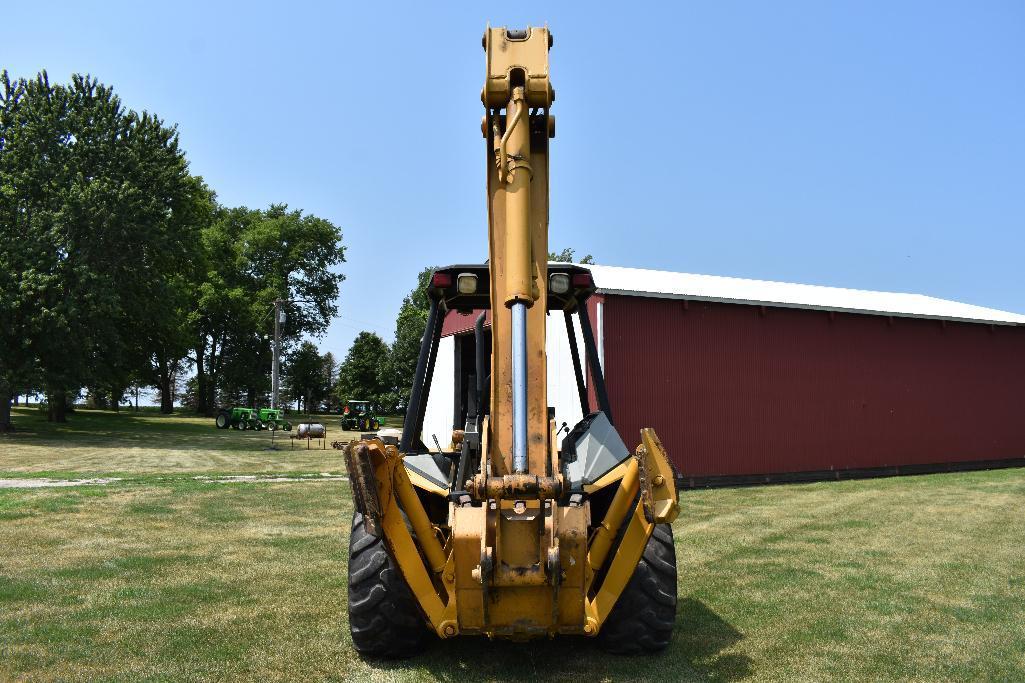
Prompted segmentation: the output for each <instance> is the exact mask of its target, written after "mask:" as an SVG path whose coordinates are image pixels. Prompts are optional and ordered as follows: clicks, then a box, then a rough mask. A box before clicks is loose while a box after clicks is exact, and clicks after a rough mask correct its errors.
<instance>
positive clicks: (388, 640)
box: [349, 512, 430, 659]
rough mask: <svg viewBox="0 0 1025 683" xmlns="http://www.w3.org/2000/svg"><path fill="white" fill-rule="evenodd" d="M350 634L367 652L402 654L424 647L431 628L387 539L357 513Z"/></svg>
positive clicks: (354, 519) (390, 656)
mask: <svg viewBox="0 0 1025 683" xmlns="http://www.w3.org/2000/svg"><path fill="white" fill-rule="evenodd" d="M349 633H350V635H351V636H352V644H353V645H354V646H355V648H356V651H357V652H359V653H360V654H361V655H363V656H365V657H384V658H387V659H402V658H405V657H412V656H413V655H415V654H417V653H419V652H420V651H421V650H423V648H424V646H425V645H426V644H427V639H428V636H429V635H430V631H428V630H427V624H426V622H425V621H424V617H423V615H422V614H420V609H419V607H418V606H417V603H416V600H415V599H414V598H413V593H412V592H411V591H410V589H409V586H408V585H406V581H405V579H403V578H402V574H401V573H400V572H399V569H398V567H396V566H395V563H394V562H392V559H391V556H390V555H388V551H387V550H386V549H385V547H384V540H383V539H380V538H376V537H374V536H371V535H370V534H368V533H367V532H366V530H365V529H364V528H363V515H362V514H361V513H359V512H356V513H355V514H354V515H353V516H352V533H351V534H350V535H349Z"/></svg>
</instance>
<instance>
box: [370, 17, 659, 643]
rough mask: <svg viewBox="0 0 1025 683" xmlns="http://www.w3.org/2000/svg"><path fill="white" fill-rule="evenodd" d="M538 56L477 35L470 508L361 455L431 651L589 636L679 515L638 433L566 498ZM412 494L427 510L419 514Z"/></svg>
mask: <svg viewBox="0 0 1025 683" xmlns="http://www.w3.org/2000/svg"><path fill="white" fill-rule="evenodd" d="M550 45H551V36H550V34H549V33H548V30H547V29H546V28H529V29H527V30H526V31H525V32H510V31H507V30H506V29H504V28H489V29H488V30H487V32H486V33H485V36H484V47H485V51H486V53H487V77H486V80H485V84H484V88H483V90H482V93H481V98H482V101H483V103H484V106H485V109H486V114H485V118H484V124H483V130H484V133H485V137H486V139H487V159H488V164H487V168H488V176H487V187H488V216H489V264H490V273H491V292H490V294H491V301H492V302H494V303H495V305H493V306H492V363H491V367H492V375H491V377H492V379H491V387H490V391H491V401H490V406H491V410H490V412H489V414H488V415H487V416H486V417H485V419H484V420H483V423H482V429H481V448H482V454H481V463H480V464H481V468H480V474H479V475H477V477H474V478H473V479H472V480H471V482H469V483H466V482H457V485H458V486H459V487H463V485H464V484H465V485H466V488H465V490H466V491H469V492H470V496H471V499H472V504H467V505H465V506H463V505H457V504H455V503H453V502H443V501H442V500H440V499H439V498H440V497H442V496H447V494H448V490H447V489H446V488H444V487H442V486H439V485H438V484H436V483H434V482H433V481H431V480H429V479H427V478H425V477H423V476H421V475H419V474H418V473H416V472H415V471H412V470H407V469H406V468H405V467H403V466H402V464H401V462H402V461H401V457H400V456H399V454H398V453H397V451H396V449H395V448H394V447H391V446H387V447H386V446H384V444H383V443H381V442H380V441H378V440H371V441H363V442H360V444H359V447H360V448H362V449H363V450H362V451H361V452H363V453H366V454H367V455H366V457H368V458H370V460H371V462H372V463H373V468H372V471H373V477H374V481H373V482H370V483H371V484H372V485H373V486H376V490H377V493H378V499H379V507H380V511H381V512H380V516H381V519H380V520H379V525H380V530H381V533H382V534H383V536H384V538H385V541H386V544H387V547H388V550H389V552H390V553H391V555H392V557H393V559H394V560H395V562H396V564H397V566H398V568H399V571H401V573H402V576H403V578H404V579H405V580H406V582H407V583H408V584H409V587H410V588H411V589H412V591H413V594H414V596H415V597H416V600H417V602H418V604H419V605H420V608H421V609H422V611H423V613H424V615H425V616H426V617H427V619H428V621H429V622H430V624H431V627H432V628H433V629H434V631H435V632H436V633H437V634H438V635H439V636H441V637H443V638H444V637H451V636H453V635H456V634H459V633H467V634H483V635H488V636H493V637H505V638H512V639H526V638H531V637H537V636H544V635H549V636H550V635H555V634H559V633H572V634H586V635H590V636H593V635H596V634H597V633H598V632H599V631H600V629H601V626H602V624H603V622H604V621H605V619H606V618H607V617H608V615H609V613H610V611H611V609H612V607H613V605H614V604H615V602H616V600H617V599H618V597H619V595H620V594H621V593H622V591H623V590H624V588H625V587H626V585H627V582H628V581H629V580H630V577H631V576H632V574H633V572H634V570H635V568H636V566H637V562H638V560H639V559H640V557H641V555H642V553H643V552H644V548H645V545H646V544H647V542H648V539H649V538H650V536H651V533H652V531H653V530H654V525H655V523H658V522H668V521H672V519H673V518H675V516H676V514H677V513H678V509H679V506H678V500H677V495H676V490H675V485H674V484H675V482H674V481H673V472H672V468H671V466H670V465H669V461H668V458H667V457H666V454H665V450H664V448H663V446H662V444H661V442H660V441H659V440H658V437H657V436H656V435H655V433H654V431H653V430H650V429H645V430H642V431H641V443H640V444H639V445H638V447H637V449H636V452H635V453H636V454H635V455H634V456H633V457H631V458H629V459H627V460H626V461H624V462H623V463H622V464H620V465H619V466H617V467H615V468H614V469H613V470H612V471H611V472H609V473H607V474H606V475H605V476H603V477H602V478H601V479H599V480H598V481H597V482H595V483H593V484H590V485H586V486H585V487H584V495H582V496H581V495H574V496H571V497H570V496H566V495H564V491H563V488H562V487H563V485H564V482H563V481H562V478H561V469H560V466H559V454H558V452H557V448H556V444H557V430H556V427H555V423H554V422H553V421H551V420H550V418H549V415H548V404H547V359H546V357H545V327H546V322H547V320H546V311H547V301H546V299H547V284H548V280H547V255H548V141H549V138H550V137H551V136H552V135H553V134H554V119H553V118H552V116H551V114H550V112H549V108H550V106H551V104H552V102H553V101H554V90H553V89H552V86H551V83H550V80H549V73H548V49H549V47H550ZM513 302H523V303H524V304H526V305H527V306H528V310H527V345H526V348H527V377H528V384H527V392H526V394H527V450H528V467H527V471H526V472H525V473H518V474H516V475H514V476H509V475H512V466H511V465H512V463H511V451H512V448H511V445H512V420H511V417H512V411H511V404H512V398H511V394H512V390H511V385H512V369H511V354H510V347H511V344H510V342H511V331H510V328H511V322H510V313H509V309H508V307H507V305H504V304H510V303H513ZM456 443H457V442H456V440H455V439H453V444H456ZM354 446H355V444H354V445H353V447H354ZM453 447H455V446H453ZM350 476H352V475H351V473H350ZM363 483H364V484H365V483H367V482H363ZM616 485H618V487H619V488H618V491H617V492H616V494H615V495H614V496H613V500H612V502H611V504H610V506H609V508H608V510H607V511H606V514H605V515H604V519H601V520H592V519H591V507H590V502H589V500H588V495H589V494H591V493H594V492H595V491H598V490H600V489H602V488H605V487H609V486H616ZM364 489H365V487H364ZM417 489H420V490H421V491H423V492H426V493H427V494H428V495H427V496H425V497H424V498H423V499H421V497H420V496H419V495H418V494H417ZM421 500H424V501H426V502H427V503H428V505H427V507H425V506H424V504H423V503H422V502H421ZM403 512H404V513H405V517H404V516H403ZM407 519H408V524H407ZM617 538H621V540H620V542H619V544H618V545H617V546H616V547H615V549H613V545H614V544H615V542H616V539H617ZM598 577H601V580H600V583H597V579H598Z"/></svg>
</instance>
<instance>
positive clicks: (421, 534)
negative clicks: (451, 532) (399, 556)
mask: <svg viewBox="0 0 1025 683" xmlns="http://www.w3.org/2000/svg"><path fill="white" fill-rule="evenodd" d="M391 448H394V446H391ZM396 454H397V452H396ZM392 486H393V487H394V489H395V493H396V494H397V495H398V498H399V502H400V503H401V504H402V509H403V510H404V511H405V513H406V516H407V517H408V518H409V523H410V525H411V526H412V527H413V531H414V532H415V533H416V538H417V540H418V541H419V542H420V547H421V548H422V549H423V551H424V556H425V557H426V558H427V562H428V564H429V565H430V568H431V571H433V572H434V573H436V574H437V573H440V572H441V570H442V569H444V568H445V552H444V550H443V549H442V547H441V543H440V542H438V537H437V536H436V535H435V532H434V525H433V524H431V520H430V519H429V518H428V517H427V512H426V511H425V510H424V506H423V504H422V503H421V502H420V499H419V498H418V497H417V495H416V490H415V489H414V488H413V485H412V484H411V483H410V481H409V474H408V473H407V470H406V468H405V467H394V468H393V469H392Z"/></svg>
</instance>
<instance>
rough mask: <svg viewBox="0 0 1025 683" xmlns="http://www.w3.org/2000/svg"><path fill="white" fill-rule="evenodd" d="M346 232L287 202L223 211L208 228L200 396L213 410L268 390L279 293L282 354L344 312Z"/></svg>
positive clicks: (200, 296)
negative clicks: (339, 269)
mask: <svg viewBox="0 0 1025 683" xmlns="http://www.w3.org/2000/svg"><path fill="white" fill-rule="evenodd" d="M341 239H342V235H341V231H340V230H339V229H338V228H337V227H336V226H335V225H333V224H332V223H331V222H330V221H327V220H325V219H322V218H318V217H316V216H310V215H303V213H302V211H297V210H289V209H288V207H287V206H285V205H283V204H275V205H272V206H271V207H270V208H269V209H267V210H266V211H257V210H252V209H247V208H244V207H243V208H235V209H221V210H220V211H219V212H218V215H217V216H216V218H215V220H214V221H213V222H212V223H211V224H210V226H209V227H208V228H207V229H206V230H204V231H203V236H202V246H203V252H204V263H205V272H204V273H203V275H202V277H201V278H200V282H199V284H198V286H197V287H196V292H197V297H196V304H195V311H196V313H195V318H196V334H195V336H194V346H193V354H194V355H193V359H194V361H195V363H196V384H197V388H196V389H197V391H196V398H197V406H196V407H197V409H198V410H199V412H202V413H206V414H212V413H213V411H214V410H215V409H216V407H217V398H218V391H219V390H226V391H225V392H224V393H222V397H223V398H227V399H230V400H234V399H236V398H238V397H239V396H240V395H243V396H245V400H246V402H247V403H250V404H251V403H252V402H253V401H254V400H255V398H256V396H257V395H258V394H262V393H264V392H266V391H267V390H268V389H269V382H270V380H269V372H270V359H271V352H270V339H269V336H268V335H269V333H270V332H271V330H272V328H273V318H272V316H271V315H270V314H269V312H270V310H271V308H272V306H273V302H274V300H275V299H276V298H281V299H283V300H285V301H286V303H285V304H284V305H283V309H284V311H285V323H284V324H283V325H282V326H281V340H282V347H283V355H284V354H287V353H288V352H289V351H290V349H291V348H293V347H294V346H295V345H296V344H298V342H299V340H300V339H302V338H303V336H306V335H313V336H317V335H320V334H322V333H323V332H324V331H325V330H326V329H327V326H328V324H329V323H330V321H331V318H332V317H333V316H334V315H335V313H336V312H337V310H338V307H337V303H336V301H337V298H338V289H339V285H340V284H341V282H342V280H343V279H344V276H343V275H342V274H341V273H339V272H337V267H338V266H339V265H340V264H341V263H343V262H344V261H345V250H344V247H343V246H342V243H341Z"/></svg>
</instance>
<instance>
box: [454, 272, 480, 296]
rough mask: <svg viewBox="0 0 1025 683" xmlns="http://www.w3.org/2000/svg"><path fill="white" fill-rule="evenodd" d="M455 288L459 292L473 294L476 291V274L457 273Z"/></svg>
mask: <svg viewBox="0 0 1025 683" xmlns="http://www.w3.org/2000/svg"><path fill="white" fill-rule="evenodd" d="M456 289H457V290H458V291H459V293H460V294H475V293H476V292H477V276H476V275H474V274H473V273H459V275H457V276H456Z"/></svg>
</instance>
